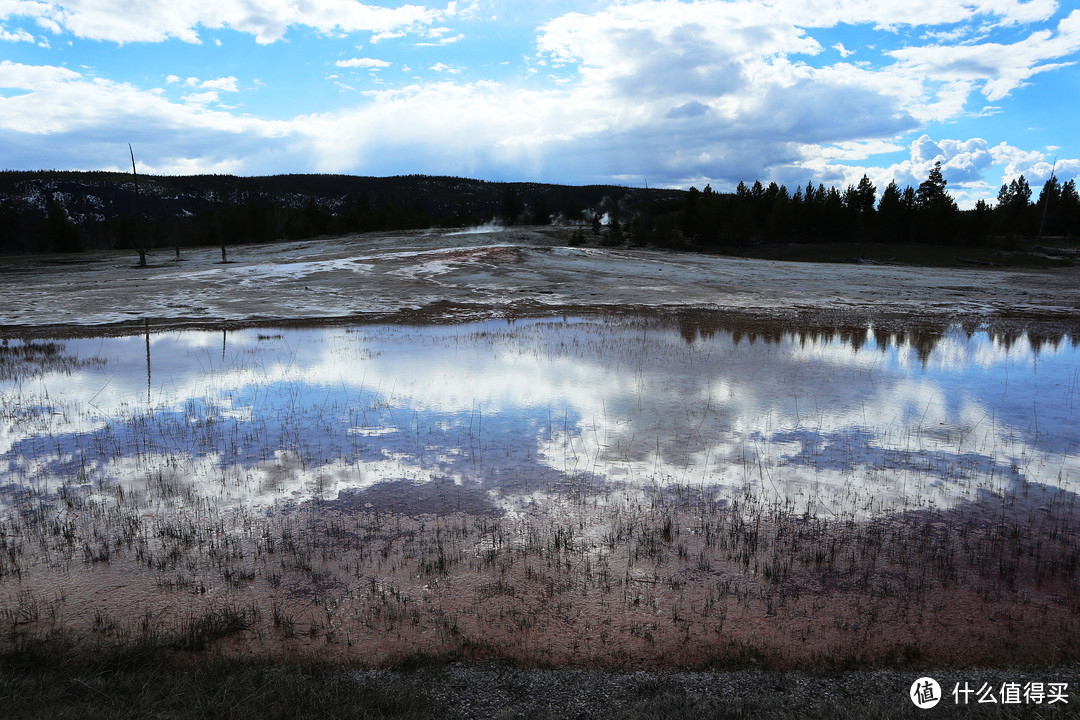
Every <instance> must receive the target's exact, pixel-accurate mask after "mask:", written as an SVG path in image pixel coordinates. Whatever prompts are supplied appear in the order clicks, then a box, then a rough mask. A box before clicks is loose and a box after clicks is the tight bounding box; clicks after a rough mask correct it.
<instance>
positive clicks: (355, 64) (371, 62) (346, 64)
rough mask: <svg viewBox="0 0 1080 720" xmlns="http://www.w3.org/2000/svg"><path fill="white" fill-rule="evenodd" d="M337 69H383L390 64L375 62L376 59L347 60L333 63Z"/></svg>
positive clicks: (381, 61)
mask: <svg viewBox="0 0 1080 720" xmlns="http://www.w3.org/2000/svg"><path fill="white" fill-rule="evenodd" d="M334 64H335V65H337V66H338V67H343V68H371V69H376V68H385V67H390V65H392V63H389V62H387V61H386V60H377V59H376V58H349V59H348V60H338V61H337V62H336V63H334Z"/></svg>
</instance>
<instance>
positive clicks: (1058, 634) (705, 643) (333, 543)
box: [0, 492, 1080, 668]
mask: <svg viewBox="0 0 1080 720" xmlns="http://www.w3.org/2000/svg"><path fill="white" fill-rule="evenodd" d="M1074 499H1075V498H1074V496H1072V495H1070V494H1067V493H1064V494H1055V493H1053V492H1047V493H1046V494H1044V495H1040V496H1038V497H1031V498H1024V497H1017V498H1005V499H1001V498H994V499H987V500H986V501H985V502H979V503H973V504H969V505H965V506H962V507H960V508H957V509H954V510H950V511H944V512H938V511H915V512H909V513H905V514H902V515H899V516H895V517H892V518H883V519H879V520H874V521H869V522H861V521H854V520H847V521H837V522H833V523H829V522H824V521H820V520H809V519H807V518H805V517H801V516H798V515H797V514H788V513H784V512H780V511H778V510H775V509H769V508H756V509H751V510H750V511H749V512H744V511H743V512H736V511H733V510H725V509H718V508H716V507H712V508H706V509H704V510H703V509H702V508H690V507H682V508H680V507H673V506H663V505H651V506H650V505H644V506H642V507H641V508H640V511H639V512H635V514H634V515H633V517H632V519H631V518H630V517H629V516H627V515H625V514H621V515H620V514H618V513H614V514H613V513H605V511H603V510H602V509H596V508H595V507H593V508H591V509H586V508H582V510H581V511H580V512H575V511H571V512H568V513H560V514H553V513H546V512H544V513H539V514H531V515H523V516H520V517H519V518H517V519H509V518H497V517H495V518H493V517H491V516H470V515H464V514H456V515H450V516H432V515H427V516H421V517H409V516H403V515H396V514H389V513H383V514H379V515H375V514H372V513H370V512H366V511H362V510H359V509H357V508H349V507H344V508H342V509H319V510H318V511H317V512H316V509H315V508H312V507H307V508H304V509H302V510H301V511H300V512H298V513H295V514H292V515H279V516H273V517H268V518H253V517H252V516H250V515H244V516H243V517H239V516H238V517H236V518H233V519H232V520H230V521H229V522H219V523H217V524H216V525H214V526H213V527H207V528H205V529H204V530H202V531H201V532H200V533H198V537H191V538H185V539H183V540H181V539H177V538H171V537H168V536H167V534H166V535H162V534H161V533H160V532H159V533H158V534H157V536H156V537H155V535H154V533H153V532H152V528H146V529H147V530H151V532H142V533H135V534H134V535H131V534H127V535H125V534H124V532H122V531H120V530H112V531H109V532H107V533H102V532H100V530H101V526H100V525H97V526H96V527H97V528H98V532H97V534H96V535H95V532H94V531H92V530H91V529H90V527H89V525H88V526H87V527H85V528H81V527H80V526H79V524H78V523H76V525H75V530H74V532H73V533H71V532H69V533H68V535H69V536H71V535H74V537H75V540H74V541H73V542H71V543H69V542H67V540H66V539H64V538H63V537H62V536H61V537H49V536H48V535H47V534H43V535H42V536H41V539H40V540H39V542H38V543H37V544H36V545H35V546H34V547H33V548H31V547H26V549H25V550H24V552H23V554H22V555H21V558H20V565H19V568H20V569H19V573H18V575H17V576H13V575H12V574H11V573H10V568H9V572H8V574H7V575H6V577H4V578H3V582H0V606H2V607H4V608H6V609H7V610H6V611H5V615H6V617H5V620H6V622H7V624H8V628H7V629H8V631H9V632H8V633H7V636H6V637H7V644H8V645H9V647H12V646H17V645H18V644H19V643H20V642H23V641H25V640H26V639H28V638H32V637H46V636H48V635H50V634H56V633H59V634H61V635H65V636H68V637H74V638H78V640H79V642H80V644H82V645H84V646H93V645H94V643H98V642H101V643H105V644H110V643H137V642H142V641H147V640H149V641H152V642H156V643H163V644H168V645H172V646H175V647H177V648H178V649H181V650H204V649H207V648H209V649H213V650H214V651H220V652H224V653H226V654H229V655H236V656H242V657H258V658H269V659H274V660H280V659H297V658H319V659H332V660H335V661H340V662H345V663H351V664H358V665H382V664H387V663H393V662H395V661H398V660H401V659H402V658H405V657H407V656H410V655H415V654H417V653H421V654H428V655H436V656H440V655H442V656H460V657H465V658H471V659H501V660H513V661H517V662H521V663H526V664H530V665H539V666H563V665H571V666H603V667H621V668H625V667H698V666H705V665H709V664H712V663H716V662H722V663H730V662H736V663H738V662H751V661H752V662H767V663H769V664H772V665H775V666H779V667H811V666H821V665H832V664H846V663H858V664H860V665H865V666H873V665H878V664H890V663H893V662H897V661H919V662H926V663H932V664H936V665H954V666H955V665H961V666H964V665H982V666H1008V665H1012V664H1017V663H1053V662H1060V661H1062V660H1064V659H1067V658H1069V657H1072V656H1073V655H1074V654H1075V652H1076V649H1077V648H1076V647H1075V639H1076V638H1077V637H1080V633H1078V630H1080V581H1078V576H1077V567H1076V560H1077V554H1078V552H1080V537H1078V534H1077V529H1076V528H1077V520H1078V519H1080V518H1078V517H1077V512H1078V509H1077V508H1076V507H1075V504H1074ZM110 535H111V537H109V536H110ZM129 539H130V540H131V544H130V545H128V540H129ZM95 543H98V544H99V545H98V548H99V549H97V550H95ZM105 543H107V544H108V545H109V546H110V548H111V549H110V551H109V553H108V554H109V557H108V559H107V560H105V559H102V558H101V557H100V555H101V554H102V551H101V550H100V547H101V546H102V545H103V544H105ZM9 547H10V544H9ZM95 553H98V557H97V561H96V562H94V561H89V562H88V559H90V560H92V559H93V556H94V555H95Z"/></svg>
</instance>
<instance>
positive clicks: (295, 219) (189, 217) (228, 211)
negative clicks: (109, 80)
mask: <svg viewBox="0 0 1080 720" xmlns="http://www.w3.org/2000/svg"><path fill="white" fill-rule="evenodd" d="M683 194H684V192H683V191H680V190H657V189H639V188H626V187H618V186H614V185H590V186H569V185H549V184H542V183H524V182H516V183H498V182H486V181H483V180H472V179H468V178H457V177H432V176H425V175H402V176H397V177H382V178H380V177H357V176H351V175H275V176H269V177H234V176H230V175H189V176H175V177H172V176H143V175H140V176H138V185H137V189H136V181H135V178H134V177H133V176H132V175H131V174H130V173H129V174H124V173H108V172H62V171H40V172H13V171H6V172H0V252H5V253H18V252H49V251H54V252H67V251H78V250H82V249H97V248H134V247H137V246H142V245H145V246H147V247H161V246H172V245H174V244H179V245H192V244H218V243H221V242H226V243H230V244H231V243H241V242H260V241H269V240H276V239H280V238H292V239H296V238H301V237H311V236H314V235H319V234H326V233H348V232H363V231H369V230H388V229H408V228H423V227H433V226H438V227H467V226H472V225H479V224H483V223H486V222H492V221H498V222H501V223H504V224H519V223H539V224H546V223H549V222H556V223H571V224H572V223H584V222H586V221H589V220H591V218H592V217H593V215H596V214H602V213H604V212H607V211H609V210H617V211H621V212H635V211H637V210H639V209H641V208H643V207H645V206H653V205H659V206H665V207H667V208H669V209H672V210H675V209H677V208H678V207H679V202H680V200H681V197H682V195H683Z"/></svg>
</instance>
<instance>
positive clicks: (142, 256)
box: [128, 143, 147, 267]
mask: <svg viewBox="0 0 1080 720" xmlns="http://www.w3.org/2000/svg"><path fill="white" fill-rule="evenodd" d="M128 152H129V153H131V176H132V177H133V178H134V179H135V244H136V246H137V249H138V252H139V267H146V252H147V249H146V247H145V246H144V245H143V239H142V233H141V232H140V231H139V221H140V220H141V219H142V213H141V212H140V208H139V173H138V171H136V170H135V151H134V150H132V149H131V143H128Z"/></svg>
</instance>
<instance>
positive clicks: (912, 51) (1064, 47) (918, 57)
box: [888, 10, 1080, 101]
mask: <svg viewBox="0 0 1080 720" xmlns="http://www.w3.org/2000/svg"><path fill="white" fill-rule="evenodd" d="M1077 50H1080V10H1076V11H1073V12H1072V13H1071V14H1069V15H1068V16H1067V17H1065V18H1064V19H1062V20H1061V22H1060V23H1059V24H1058V29H1057V33H1056V34H1054V33H1052V32H1050V31H1049V30H1040V31H1038V32H1035V33H1032V34H1031V35H1029V36H1028V37H1027V38H1025V39H1024V40H1021V41H1019V42H1015V43H1011V44H1002V43H994V42H983V43H977V44H971V45H927V46H923V47H908V48H901V49H897V50H892V51H889V53H888V54H889V55H890V56H892V57H894V58H896V59H897V61H898V63H899V65H898V70H899V71H900V72H903V73H910V74H914V75H917V76H920V77H924V78H927V79H932V80H936V81H941V82H951V83H956V82H968V83H981V84H982V92H983V94H984V95H985V96H986V98H987V99H988V100H990V101H997V100H1000V99H1002V98H1004V97H1005V96H1007V95H1008V94H1009V93H1010V92H1012V91H1013V90H1015V89H1016V88H1018V87H1020V86H1021V85H1023V84H1024V82H1025V81H1026V80H1027V79H1028V78H1030V77H1032V76H1033V75H1035V74H1037V73H1040V72H1046V71H1048V70H1053V69H1057V68H1060V67H1063V65H1062V64H1061V63H1048V62H1047V61H1048V60H1055V59H1059V58H1063V57H1066V56H1068V55H1071V54H1074V53H1076V52H1077Z"/></svg>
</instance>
